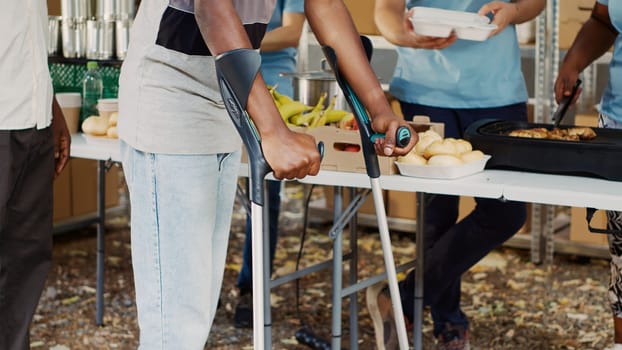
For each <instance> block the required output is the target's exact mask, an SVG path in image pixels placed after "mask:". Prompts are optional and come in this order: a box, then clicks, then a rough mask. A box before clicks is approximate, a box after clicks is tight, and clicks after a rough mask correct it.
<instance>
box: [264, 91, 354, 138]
mask: <svg viewBox="0 0 622 350" xmlns="http://www.w3.org/2000/svg"><path fill="white" fill-rule="evenodd" d="M268 89H269V90H270V94H271V95H272V99H273V100H274V103H275V104H276V106H277V108H278V110H279V113H280V114H281V118H283V121H284V122H285V123H286V124H287V125H290V126H306V127H310V128H314V127H318V126H323V125H327V124H333V123H334V124H339V123H340V122H341V121H342V120H344V118H348V119H349V117H352V118H353V115H352V113H350V112H348V111H344V110H340V109H335V108H334V107H335V101H336V98H337V97H336V96H333V97H332V98H331V100H330V103H329V104H328V107H326V108H323V107H324V101H325V100H326V98H327V95H328V94H327V93H323V94H322V95H320V98H319V99H318V101H317V103H316V104H315V106H307V105H306V104H304V103H302V102H300V101H296V100H294V99H292V98H290V97H289V96H286V95H283V94H281V93H279V92H278V91H277V90H276V86H268Z"/></svg>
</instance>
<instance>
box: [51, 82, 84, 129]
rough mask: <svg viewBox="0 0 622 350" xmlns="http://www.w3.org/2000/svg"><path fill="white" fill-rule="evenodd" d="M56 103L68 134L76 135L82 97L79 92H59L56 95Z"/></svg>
mask: <svg viewBox="0 0 622 350" xmlns="http://www.w3.org/2000/svg"><path fill="white" fill-rule="evenodd" d="M56 101H57V102H58V105H59V106H60V108H61V109H62V110H63V114H64V115H65V122H66V123H67V128H68V129H69V132H70V133H72V134H75V133H77V132H78V124H79V120H80V107H81V106H82V96H81V95H80V93H79V92H59V93H57V94H56Z"/></svg>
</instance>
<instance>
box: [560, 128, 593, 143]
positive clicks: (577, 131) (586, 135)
mask: <svg viewBox="0 0 622 350" xmlns="http://www.w3.org/2000/svg"><path fill="white" fill-rule="evenodd" d="M566 130H567V131H568V135H576V136H578V137H579V139H581V140H592V139H594V138H596V133H595V132H594V130H592V128H587V127H574V128H569V129H566Z"/></svg>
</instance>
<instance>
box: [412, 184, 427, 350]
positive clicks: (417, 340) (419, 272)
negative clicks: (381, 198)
mask: <svg viewBox="0 0 622 350" xmlns="http://www.w3.org/2000/svg"><path fill="white" fill-rule="evenodd" d="M424 215H425V193H423V192H417V229H416V232H415V240H416V244H417V248H416V249H417V251H416V259H417V261H416V264H417V267H416V268H415V293H414V295H415V300H414V313H413V315H414V317H413V318H414V320H413V324H414V327H413V348H414V349H415V350H421V349H423V334H422V333H423V267H424V260H423V256H424V252H423V250H424V249H425V248H424V242H423V241H424V234H423V232H424V231H423V228H424V225H425V220H424V217H425V216H424Z"/></svg>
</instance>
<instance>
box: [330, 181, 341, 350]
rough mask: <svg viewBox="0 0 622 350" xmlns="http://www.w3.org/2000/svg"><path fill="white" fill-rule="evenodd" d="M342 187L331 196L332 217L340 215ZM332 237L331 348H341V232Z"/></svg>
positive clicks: (337, 188) (336, 189) (336, 188)
mask: <svg viewBox="0 0 622 350" xmlns="http://www.w3.org/2000/svg"><path fill="white" fill-rule="evenodd" d="M342 197H343V189H342V188H341V187H335V189H334V198H333V208H334V211H333V213H334V214H333V217H334V218H338V217H340V216H341V211H342V204H343V200H342ZM336 233H337V235H336V236H335V237H334V239H333V311H332V327H331V329H332V339H331V348H332V349H341V289H342V288H343V276H342V263H343V232H342V231H341V230H340V231H339V232H336Z"/></svg>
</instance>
